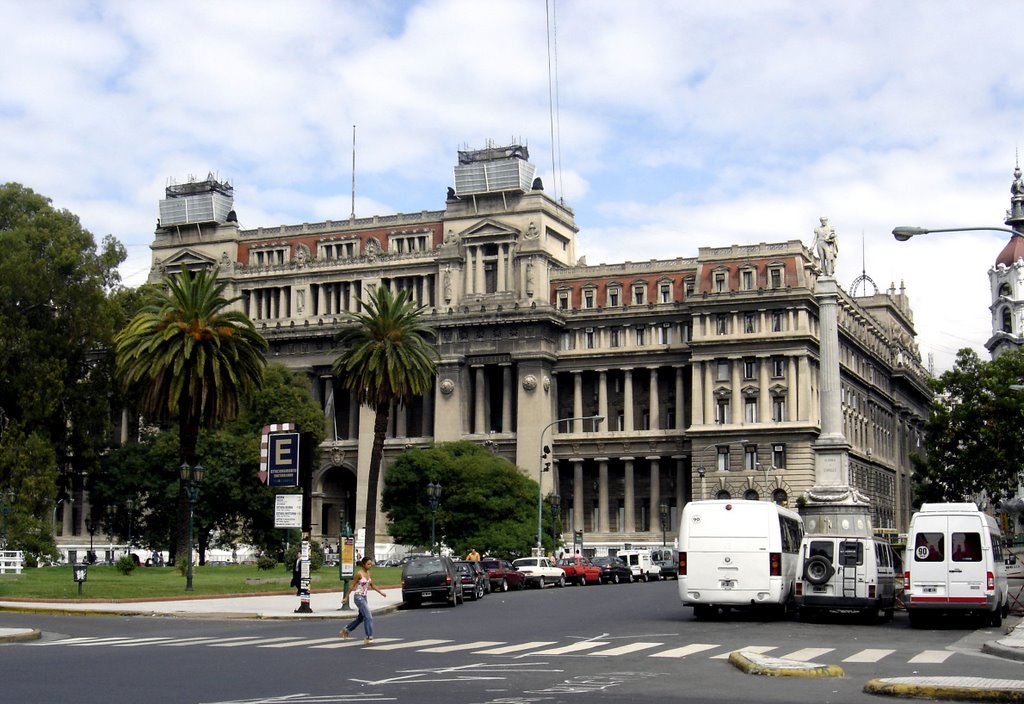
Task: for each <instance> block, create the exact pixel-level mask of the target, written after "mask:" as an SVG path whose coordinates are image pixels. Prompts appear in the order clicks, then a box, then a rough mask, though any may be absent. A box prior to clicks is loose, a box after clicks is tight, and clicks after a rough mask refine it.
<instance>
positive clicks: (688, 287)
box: [683, 276, 697, 298]
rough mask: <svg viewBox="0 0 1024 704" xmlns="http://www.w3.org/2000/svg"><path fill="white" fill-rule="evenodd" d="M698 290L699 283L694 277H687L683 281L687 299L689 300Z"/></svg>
mask: <svg viewBox="0 0 1024 704" xmlns="http://www.w3.org/2000/svg"><path fill="white" fill-rule="evenodd" d="M696 290H697V283H696V281H695V280H694V278H693V277H692V276H687V277H686V278H685V279H684V280H683V291H684V292H685V293H686V297H687V298H689V297H690V296H692V295H693V294H694V293H695V292H696Z"/></svg>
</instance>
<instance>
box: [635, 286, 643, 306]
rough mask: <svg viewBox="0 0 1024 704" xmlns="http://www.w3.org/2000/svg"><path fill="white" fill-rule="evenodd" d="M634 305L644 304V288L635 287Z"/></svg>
mask: <svg viewBox="0 0 1024 704" xmlns="http://www.w3.org/2000/svg"><path fill="white" fill-rule="evenodd" d="M633 304H634V305H638V306H642V305H643V304H644V287H643V286H634V287H633Z"/></svg>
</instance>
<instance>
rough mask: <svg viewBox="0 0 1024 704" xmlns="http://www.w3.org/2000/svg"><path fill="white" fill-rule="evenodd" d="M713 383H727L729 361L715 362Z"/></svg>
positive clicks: (720, 360) (719, 360)
mask: <svg viewBox="0 0 1024 704" xmlns="http://www.w3.org/2000/svg"><path fill="white" fill-rule="evenodd" d="M715 381H729V360H728V359H718V360H715Z"/></svg>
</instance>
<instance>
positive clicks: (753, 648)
mask: <svg viewBox="0 0 1024 704" xmlns="http://www.w3.org/2000/svg"><path fill="white" fill-rule="evenodd" d="M777 647H778V646H775V645H744V646H743V647H742V648H736V650H745V651H747V652H748V653H757V654H758V655H760V654H762V653H768V652H771V651H772V650H775V648H777ZM733 652H735V651H733V650H727V651H726V652H724V653H719V654H718V655H712V656H711V658H710V659H711V660H728V659H729V656H730V655H732V654H733Z"/></svg>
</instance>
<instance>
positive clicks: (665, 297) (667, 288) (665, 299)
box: [658, 284, 672, 303]
mask: <svg viewBox="0 0 1024 704" xmlns="http://www.w3.org/2000/svg"><path fill="white" fill-rule="evenodd" d="M658 296H659V297H660V300H661V302H662V303H671V302H672V285H671V284H661V285H660V286H659V287H658Z"/></svg>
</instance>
